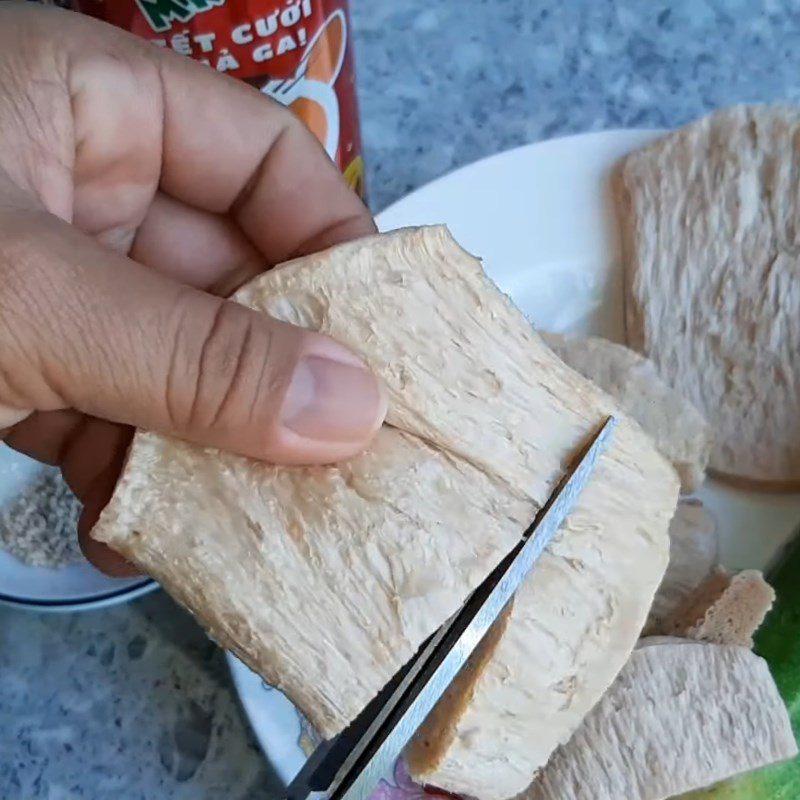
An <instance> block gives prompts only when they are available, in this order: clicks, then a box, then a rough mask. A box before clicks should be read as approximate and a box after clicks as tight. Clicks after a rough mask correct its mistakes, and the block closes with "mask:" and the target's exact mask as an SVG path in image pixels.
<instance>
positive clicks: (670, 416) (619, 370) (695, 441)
mask: <svg viewBox="0 0 800 800" xmlns="http://www.w3.org/2000/svg"><path fill="white" fill-rule="evenodd" d="M541 336H542V338H543V339H544V341H545V344H546V345H547V346H548V347H549V348H550V349H551V350H552V351H553V352H554V353H555V354H556V355H557V356H558V357H559V358H561V359H562V360H563V361H564V362H566V363H567V364H568V365H569V366H570V367H572V369H574V370H577V371H578V372H580V373H581V375H583V376H584V377H585V378H589V380H591V381H593V382H594V383H596V384H597V385H598V386H599V387H600V388H601V389H603V391H606V392H608V393H609V394H610V395H611V396H612V397H613V398H614V399H615V400H616V401H617V402H618V403H619V404H620V407H621V408H622V409H623V410H624V411H625V413H627V414H629V415H630V416H631V417H633V419H635V420H636V421H637V422H638V423H639V424H640V425H641V426H642V428H643V429H644V431H645V432H646V433H648V434H650V436H652V437H653V441H654V442H655V443H656V447H658V449H659V450H660V451H661V453H662V454H663V455H664V457H665V458H668V459H669V460H670V461H671V462H672V464H673V466H674V467H675V469H676V470H677V471H678V475H679V476H680V479H681V489H682V491H684V492H686V493H691V492H694V491H695V490H696V489H698V488H699V486H700V484H701V483H702V482H703V479H704V478H705V473H706V466H707V465H708V458H709V455H710V454H711V428H710V427H709V425H708V423H707V422H706V421H705V419H704V418H703V415H702V414H701V413H700V412H699V411H698V410H697V409H696V408H695V407H694V405H692V403H691V402H690V401H689V400H688V399H686V397H684V396H682V395H681V394H679V393H678V392H676V391H674V390H673V389H671V388H670V387H669V386H668V385H667V384H666V383H664V381H663V380H661V378H660V377H659V376H658V372H657V371H656V368H655V366H654V365H653V363H652V362H651V361H649V360H648V359H646V358H645V357H644V356H641V355H639V354H638V353H635V352H634V351H633V350H630V349H628V348H627V347H625V346H623V345H621V344H615V343H614V342H609V341H608V340H606V339H600V338H598V337H594V336H589V337H582V336H563V335H561V334H558V333H542V334H541Z"/></svg>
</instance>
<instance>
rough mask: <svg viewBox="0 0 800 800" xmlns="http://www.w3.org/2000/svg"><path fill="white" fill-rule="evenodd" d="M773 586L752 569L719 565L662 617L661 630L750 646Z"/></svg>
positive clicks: (772, 596) (769, 602) (771, 597)
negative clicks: (736, 570)
mask: <svg viewBox="0 0 800 800" xmlns="http://www.w3.org/2000/svg"><path fill="white" fill-rule="evenodd" d="M774 602H775V591H774V589H773V588H772V587H771V586H770V585H769V584H768V583H767V582H766V581H765V580H764V576H763V575H762V574H761V573H760V572H759V571H758V570H754V569H748V570H744V571H743V572H739V573H737V574H736V575H730V574H728V573H727V572H726V571H725V570H723V569H719V570H717V571H716V572H715V573H714V574H713V575H711V576H709V577H708V579H707V580H705V581H704V582H703V583H702V584H701V585H700V586H699V587H697V589H696V590H695V591H694V592H692V593H691V594H690V595H689V596H688V597H686V599H685V600H684V602H683V603H682V604H681V605H680V606H679V607H678V608H676V609H675V610H674V611H673V613H672V614H671V615H670V616H669V617H668V618H667V619H666V620H665V622H664V625H663V628H662V630H661V631H660V632H661V633H664V634H666V635H668V636H680V637H683V638H685V639H695V640H697V641H700V642H713V643H714V644H735V645H740V646H741V647H752V646H753V636H754V635H755V632H756V631H757V630H758V629H759V628H760V627H761V623H762V622H764V619H765V618H766V616H767V614H768V613H769V610H770V609H771V608H772V604H773V603H774Z"/></svg>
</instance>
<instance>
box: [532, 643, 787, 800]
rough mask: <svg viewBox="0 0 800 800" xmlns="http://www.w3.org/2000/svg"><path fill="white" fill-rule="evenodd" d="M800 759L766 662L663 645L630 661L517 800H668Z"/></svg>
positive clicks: (736, 652)
mask: <svg viewBox="0 0 800 800" xmlns="http://www.w3.org/2000/svg"><path fill="white" fill-rule="evenodd" d="M643 641H644V642H645V643H646V642H647V640H646V639H645V640H643ZM796 754H797V745H796V744H795V739H794V735H793V734H792V727H791V724H790V722H789V715H788V713H787V711H786V707H785V705H784V703H783V701H782V700H781V697H780V694H779V693H778V690H777V688H776V686H775V682H774V681H773V679H772V676H771V675H770V671H769V668H768V667H767V663H766V662H765V661H764V660H763V659H761V658H759V657H758V656H756V655H754V654H753V653H752V652H751V651H750V650H749V649H747V648H745V647H728V646H718V645H710V644H700V643H684V642H671V641H669V640H663V639H660V640H658V642H657V643H655V644H650V645H649V646H645V647H642V648H641V649H637V650H636V652H634V653H633V655H632V656H631V659H630V661H629V662H628V664H627V665H626V666H625V668H624V669H623V670H622V672H621V673H620V675H619V677H618V678H617V680H616V681H615V682H614V685H613V686H612V687H611V688H610V689H609V691H608V692H607V693H606V695H605V696H604V697H603V699H602V700H601V701H600V702H599V703H598V704H597V706H596V707H595V708H594V709H593V710H592V712H591V713H590V714H589V715H588V716H587V717H586V719H585V720H584V722H583V724H582V725H581V727H580V728H579V729H578V731H577V733H576V734H575V735H574V736H573V737H572V739H571V740H570V741H569V743H568V744H566V745H564V746H563V747H560V748H559V749H558V750H557V751H556V753H555V754H554V755H553V758H552V759H551V761H550V763H549V764H548V765H547V767H546V768H545V769H544V770H542V772H541V773H540V774H539V775H538V776H537V777H536V779H535V780H534V782H533V784H532V785H531V787H530V788H529V789H528V790H527V791H526V792H525V793H524V795H523V796H522V798H521V799H520V800H523V799H524V800H623V798H624V800H665V799H666V798H669V797H673V796H675V795H678V794H682V793H683V792H689V791H692V790H694V789H700V788H703V787H705V786H710V785H711V784H714V783H716V782H718V781H721V780H724V779H725V778H729V777H731V776H732V775H737V774H739V773H742V772H747V771H749V770H753V769H756V768H758V767H762V766H764V765H766V764H771V763H774V762H776V761H783V760H786V759H790V758H793V757H794V756H795V755H796Z"/></svg>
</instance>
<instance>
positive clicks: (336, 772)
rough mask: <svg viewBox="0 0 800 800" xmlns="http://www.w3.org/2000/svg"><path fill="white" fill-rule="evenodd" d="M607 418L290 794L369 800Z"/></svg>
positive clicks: (470, 648)
mask: <svg viewBox="0 0 800 800" xmlns="http://www.w3.org/2000/svg"><path fill="white" fill-rule="evenodd" d="M616 425H617V420H616V419H615V418H614V417H609V418H608V419H607V420H606V421H605V422H604V423H603V425H602V426H601V427H600V429H599V431H598V432H597V433H596V435H595V436H594V438H593V439H592V441H591V442H590V444H589V446H588V447H587V448H585V449H584V451H583V452H582V453H581V454H580V455H579V457H578V458H577V459H575V461H574V462H573V464H572V465H571V467H570V468H569V469H568V470H567V472H566V474H565V475H564V476H563V477H562V479H561V481H559V483H558V485H557V486H556V488H555V489H554V490H553V492H552V493H551V495H550V497H549V498H548V500H547V502H546V503H545V504H544V506H542V508H541V509H540V511H539V513H538V514H537V515H536V518H535V519H534V521H533V522H532V523H531V525H530V526H529V527H528V528H527V529H526V530H525V531H524V533H523V534H522V537H521V538H520V541H519V543H518V544H517V545H516V546H515V547H514V548H513V549H512V551H511V552H510V553H509V554H508V555H507V556H506V557H505V558H504V559H503V560H502V561H501V562H500V564H499V565H498V566H497V567H496V568H495V569H494V570H493V571H492V572H491V573H490V575H489V576H488V577H487V578H486V580H485V581H484V582H483V583H482V584H481V585H480V586H479V587H478V588H477V589H476V590H475V591H474V592H473V593H472V594H471V595H470V596H469V597H468V598H467V600H466V602H465V603H464V605H463V606H462V607H461V608H460V609H459V611H457V612H456V613H455V614H454V615H453V616H452V617H451V618H450V619H449V620H447V621H446V622H445V623H444V624H443V625H442V626H441V627H440V628H439V630H438V631H436V633H434V634H433V635H432V636H431V637H430V638H429V639H428V640H427V641H426V642H425V643H424V644H423V645H422V647H421V648H420V650H419V651H418V653H417V654H416V656H414V658H413V659H412V660H411V661H410V662H409V663H408V664H406V665H405V666H404V667H403V668H402V669H401V670H400V671H399V672H398V674H397V675H396V676H395V677H394V678H393V680H392V681H390V683H389V684H388V685H387V686H386V687H385V688H384V689H383V691H381V692H380V694H379V695H378V696H377V697H376V698H375V699H374V700H373V701H372V702H371V703H369V704H368V705H367V707H366V708H365V709H364V711H362V713H361V714H360V715H359V716H358V718H357V719H356V720H355V721H354V722H353V723H352V724H351V725H350V726H349V727H348V728H347V729H346V730H345V731H344V732H343V733H342V734H340V735H339V736H338V737H336V738H335V739H333V740H331V741H329V742H323V743H322V744H321V745H320V746H319V747H318V748H317V749H316V750H315V751H314V753H312V755H311V757H310V758H309V760H308V762H307V763H306V765H305V766H304V767H303V769H301V770H300V772H299V773H298V775H297V777H296V778H295V779H294V781H292V783H291V785H290V786H289V787H288V790H287V794H286V796H285V797H286V800H368V799H369V797H370V795H371V794H372V792H373V791H374V789H375V788H376V787H377V785H378V784H379V782H380V781H381V779H386V778H391V772H392V769H393V766H394V763H395V761H396V760H397V758H398V757H399V756H400V754H401V753H402V751H403V750H404V749H405V746H406V745H407V744H408V742H409V741H410V740H411V737H412V736H413V735H414V733H415V732H416V730H417V729H418V728H419V726H420V725H421V724H422V722H423V721H424V720H425V718H426V717H427V716H428V714H429V713H430V711H431V710H432V709H433V707H434V706H435V705H436V703H437V701H438V700H439V699H440V698H441V697H442V695H443V694H444V692H445V691H446V690H447V688H448V687H449V686H450V684H451V683H452V682H453V680H454V679H455V677H456V675H457V674H458V673H459V671H460V670H461V668H462V667H463V666H464V664H465V663H466V662H467V659H468V658H469V657H470V655H471V654H472V653H473V652H474V650H475V648H476V647H477V646H478V645H479V644H480V642H481V640H482V639H483V637H484V636H485V635H486V633H487V632H488V630H489V628H490V627H491V626H492V624H493V623H494V622H495V621H496V620H497V618H498V617H499V616H500V614H501V613H502V611H503V609H504V608H505V607H506V606H507V604H508V603H509V602H510V600H511V598H512V597H513V596H514V593H515V592H516V591H517V589H518V588H519V586H520V585H521V584H522V582H523V581H524V580H525V578H526V577H527V576H528V574H529V573H530V571H531V569H532V567H533V566H534V565H535V564H536V562H537V561H538V560H539V558H541V556H542V553H544V551H545V550H546V548H547V547H548V545H549V544H550V543H551V542H552V540H553V538H554V537H555V535H556V533H557V532H558V530H559V529H560V527H561V525H562V523H563V522H564V519H565V518H566V517H567V515H568V514H569V512H570V511H571V510H572V508H573V507H574V505H575V503H576V501H577V499H578V497H579V496H580V494H581V492H582V491H583V489H584V487H585V486H586V484H587V483H588V481H589V478H590V477H591V475H592V473H593V471H594V468H595V466H596V464H597V460H598V458H599V457H600V455H601V454H602V453H603V452H604V451H605V449H606V447H607V446H608V443H609V440H610V438H611V435H612V433H613V431H614V428H615V427H616Z"/></svg>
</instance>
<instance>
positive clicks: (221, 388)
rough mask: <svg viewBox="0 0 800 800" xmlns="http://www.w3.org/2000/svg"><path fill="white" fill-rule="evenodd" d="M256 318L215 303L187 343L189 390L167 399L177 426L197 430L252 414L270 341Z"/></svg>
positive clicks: (229, 305) (245, 418) (239, 420)
mask: <svg viewBox="0 0 800 800" xmlns="http://www.w3.org/2000/svg"><path fill="white" fill-rule="evenodd" d="M257 322H258V320H257V318H255V317H254V315H253V314H252V312H250V311H248V310H247V309H245V308H243V307H241V306H238V305H236V304H235V303H231V302H227V301H221V302H219V303H218V304H216V307H215V309H214V310H213V312H212V313H211V314H210V315H209V319H208V320H207V322H206V325H205V326H204V327H205V330H204V332H203V334H202V335H201V336H200V337H199V339H198V340H197V341H196V342H195V343H194V344H193V345H192V351H193V355H192V358H191V359H190V365H191V366H190V367H189V375H188V390H187V391H185V392H181V395H182V398H183V400H182V402H179V403H175V402H173V403H171V404H170V406H171V407H172V408H173V409H176V412H175V414H174V416H177V417H178V419H177V422H178V424H179V425H180V427H184V428H188V429H191V430H195V431H201V430H204V429H209V428H215V427H222V428H228V427H230V426H231V425H233V424H246V423H247V422H249V421H250V420H251V418H252V414H253V409H254V406H255V398H256V397H257V396H258V394H259V386H258V375H259V373H260V371H261V370H262V368H263V365H264V364H266V362H267V360H268V359H269V349H270V346H271V344H270V343H271V336H270V334H269V331H268V330H267V331H265V330H261V329H259V330H257V329H256V328H257ZM171 383H172V384H173V386H175V382H174V381H172V382H171Z"/></svg>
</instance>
